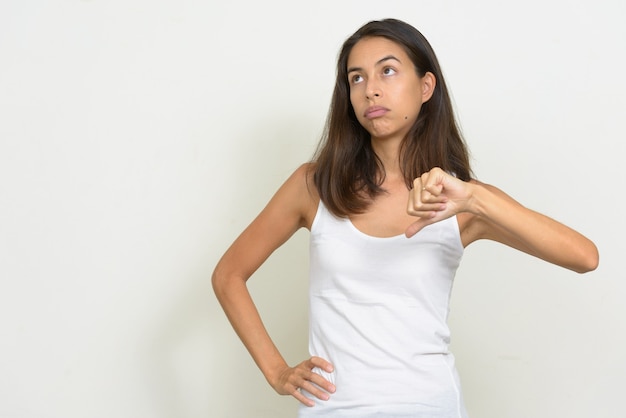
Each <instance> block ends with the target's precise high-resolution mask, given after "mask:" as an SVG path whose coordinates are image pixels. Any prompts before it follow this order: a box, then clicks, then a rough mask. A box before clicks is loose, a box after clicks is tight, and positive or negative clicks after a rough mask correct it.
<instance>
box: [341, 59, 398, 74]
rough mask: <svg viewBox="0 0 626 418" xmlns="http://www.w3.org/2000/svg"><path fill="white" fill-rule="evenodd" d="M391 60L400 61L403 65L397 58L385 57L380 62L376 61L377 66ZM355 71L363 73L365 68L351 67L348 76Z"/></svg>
mask: <svg viewBox="0 0 626 418" xmlns="http://www.w3.org/2000/svg"><path fill="white" fill-rule="evenodd" d="M389 60H395V61H398V62H399V63H400V64H402V61H400V60H399V59H398V58H396V57H395V56H393V55H387V56H386V57H383V58H381V59H379V60H378V61H376V66H378V65H380V64H382V63H384V62H385V61H389ZM353 71H363V68H361V67H350V68H348V74H350V73H351V72H353Z"/></svg>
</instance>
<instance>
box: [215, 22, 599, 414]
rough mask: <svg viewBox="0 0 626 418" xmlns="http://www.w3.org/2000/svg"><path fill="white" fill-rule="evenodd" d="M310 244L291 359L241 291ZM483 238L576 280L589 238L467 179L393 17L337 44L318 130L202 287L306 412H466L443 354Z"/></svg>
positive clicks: (416, 40) (456, 136)
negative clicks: (299, 355)
mask: <svg viewBox="0 0 626 418" xmlns="http://www.w3.org/2000/svg"><path fill="white" fill-rule="evenodd" d="M299 228H307V229H309V230H310V231H311V239H310V247H311V248H310V257H311V259H310V265H311V267H310V269H311V271H310V295H309V298H310V299H309V300H310V332H309V337H310V342H309V348H310V354H311V357H310V358H309V359H306V360H304V361H303V362H301V363H300V364H297V365H295V366H290V365H288V364H286V362H285V360H284V359H283V357H282V356H281V354H280V352H279V351H278V349H277V348H276V346H275V345H274V344H273V343H272V340H271V339H270V337H269V335H268V334H267V332H266V330H265V328H264V326H263V323H262V321H261V318H260V317H259V314H258V312H257V310H256V308H255V306H254V303H253V301H252V299H251V297H250V294H249V292H248V290H247V288H246V281H247V280H248V278H249V277H250V276H251V275H252V274H253V273H254V271H255V270H256V269H257V268H258V267H259V266H260V265H261V264H262V263H263V262H264V261H265V259H266V258H267V257H268V256H269V255H270V254H271V253H272V252H273V251H274V250H275V249H276V248H278V247H279V246H280V245H281V244H283V243H284V242H285V241H286V240H287V239H289V237H291V236H292V234H293V233H294V232H295V231H296V230H298V229H299ZM480 239H490V240H494V241H498V242H500V243H502V244H505V245H508V246H510V247H513V248H516V249H518V250H521V251H524V252H526V253H528V254H531V255H533V256H536V257H539V258H541V259H543V260H546V261H548V262H550V263H554V264H557V265H559V266H563V267H565V268H568V269H571V270H573V271H576V272H579V273H583V272H587V271H590V270H593V269H595V268H596V266H597V265H598V252H597V249H596V247H595V245H594V244H593V243H592V242H591V241H589V240H588V239H587V238H585V237H584V236H582V235H581V234H579V233H578V232H576V231H574V230H572V229H570V228H568V227H567V226H564V225H563V224H561V223H558V222H557V221H555V220H552V219H550V218H548V217H546V216H543V215H541V214H539V213H537V212H534V211H532V210H530V209H527V208H525V207H524V206H522V205H520V204H519V203H517V202H516V201H515V200H513V199H512V198H510V197H509V196H507V195H506V194H505V193H504V192H502V191H500V190H499V189H497V188H496V187H494V186H490V185H487V184H484V183H481V182H479V181H478V180H476V179H474V178H473V177H472V171H471V168H470V164H469V158H468V153H467V149H466V146H465V143H464V141H463V139H462V137H461V135H460V133H459V130H458V128H457V124H456V121H455V117H454V114H453V110H452V106H451V102H450V98H449V95H448V91H447V88H446V84H445V81H444V78H443V75H442V72H441V70H440V68H439V64H438V62H437V58H436V56H435V54H434V52H433V50H432V49H431V47H430V45H429V43H428V42H427V40H426V39H425V38H424V37H423V36H422V34H421V33H420V32H419V31H417V30H416V29H415V28H413V27H412V26H410V25H408V24H406V23H404V22H401V21H398V20H393V19H388V20H383V21H374V22H370V23H368V24H366V25H364V26H363V27H361V28H360V29H359V30H358V31H357V32H356V33H355V34H354V35H352V36H351V37H350V38H348V39H347V40H346V42H345V43H344V45H343V47H342V49H341V53H340V56H339V60H338V65H337V80H336V84H335V89H334V93H333V97H332V104H331V108H330V112H329V117H328V121H327V126H326V130H325V134H324V138H323V140H322V142H321V144H320V146H319V149H318V151H317V153H316V156H315V158H314V160H313V161H312V162H311V163H308V164H305V165H303V166H301V167H300V168H298V169H297V170H296V171H295V172H294V173H293V174H292V175H291V177H290V178H289V179H288V180H287V181H286V182H285V183H284V184H283V186H282V187H281V188H280V189H279V190H278V191H277V193H276V194H275V195H274V197H273V198H272V199H271V201H270V202H269V203H268V205H267V206H266V207H265V208H264V209H263V211H262V212H261V213H260V214H259V215H258V217H257V218H256V219H255V220H254V221H253V222H252V223H251V224H250V226H248V228H246V230H245V231H243V233H242V234H241V235H240V236H239V237H238V238H237V240H236V241H235V242H234V243H233V244H232V246H231V247H230V248H229V249H228V250H227V252H226V253H225V254H224V256H223V257H222V259H221V260H220V262H219V263H218V265H217V266H216V268H215V272H214V274H213V287H214V289H215V293H216V295H217V297H218V299H219V301H220V303H221V304H222V306H223V308H224V311H225V312H226V315H227V316H228V319H229V320H230V322H231V323H232V325H233V327H234V329H235V331H236V332H237V334H238V335H239V337H240V338H241V340H242V341H243V343H244V344H245V346H246V347H247V349H248V351H249V352H250V354H251V355H252V357H253V358H254V360H255V362H256V364H257V365H258V367H259V368H260V369H261V371H262V373H263V374H264V376H265V377H266V379H267V381H268V382H269V383H270V385H272V387H273V388H274V389H275V390H276V391H277V392H278V393H279V394H283V395H291V396H293V397H294V398H296V399H297V400H298V401H300V402H301V407H300V409H299V415H300V416H301V417H313V416H329V417H428V418H435V417H441V418H443V417H446V418H452V417H454V418H461V417H466V416H467V414H466V412H465V409H464V406H463V400H462V395H461V390H460V385H459V379H458V377H457V374H456V370H455V366H454V359H453V356H452V354H450V352H449V351H448V343H449V329H448V327H447V324H446V321H447V315H448V303H449V296H450V291H451V288H452V282H453V278H454V274H455V272H456V269H457V267H458V265H459V262H460V260H461V256H462V254H463V249H464V248H465V247H466V246H468V245H469V244H471V243H472V242H474V241H477V240H480Z"/></svg>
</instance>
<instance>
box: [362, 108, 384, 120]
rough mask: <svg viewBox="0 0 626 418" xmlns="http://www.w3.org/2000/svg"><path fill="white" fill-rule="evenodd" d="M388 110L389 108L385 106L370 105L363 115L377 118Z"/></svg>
mask: <svg viewBox="0 0 626 418" xmlns="http://www.w3.org/2000/svg"><path fill="white" fill-rule="evenodd" d="M387 112H389V109H387V108H385V107H382V106H370V107H368V108H367V109H365V113H363V116H365V117H366V118H368V119H375V118H379V117H381V116H383V115H384V114H385V113H387Z"/></svg>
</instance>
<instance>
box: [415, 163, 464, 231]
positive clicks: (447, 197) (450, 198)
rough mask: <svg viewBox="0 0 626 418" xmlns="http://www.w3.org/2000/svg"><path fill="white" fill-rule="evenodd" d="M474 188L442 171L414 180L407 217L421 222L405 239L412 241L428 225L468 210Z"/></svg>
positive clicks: (438, 169) (432, 172)
mask: <svg viewBox="0 0 626 418" xmlns="http://www.w3.org/2000/svg"><path fill="white" fill-rule="evenodd" d="M472 187H473V185H472V184H471V183H467V182H464V181H462V180H459V179H457V178H456V177H454V176H452V175H450V174H448V173H446V172H445V171H443V170H442V169H440V168H438V167H435V168H433V169H432V170H430V171H429V172H427V173H424V174H422V175H421V176H420V177H418V178H416V179H415V180H413V189H412V190H411V191H410V193H409V202H408V206H407V213H408V214H409V215H413V216H416V217H418V218H419V219H418V220H417V221H415V222H413V223H412V224H411V225H409V227H408V228H407V229H406V231H405V235H406V236H407V237H408V238H410V237H412V236H413V235H415V234H417V233H418V232H419V231H421V230H422V228H424V227H425V226H427V225H430V224H433V223H435V222H439V221H441V220H444V219H447V218H450V217H451V216H454V215H456V214H457V213H459V212H463V211H466V210H468V208H469V205H470V203H469V202H470V200H471V197H472V189H471V188H472Z"/></svg>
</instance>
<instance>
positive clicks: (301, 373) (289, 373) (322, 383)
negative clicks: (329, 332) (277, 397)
mask: <svg viewBox="0 0 626 418" xmlns="http://www.w3.org/2000/svg"><path fill="white" fill-rule="evenodd" d="M314 368H320V369H322V370H324V371H325V372H327V373H332V372H333V370H334V368H333V365H332V364H330V363H329V362H328V361H326V360H324V359H323V358H320V357H311V358H310V359H308V360H305V361H303V362H302V363H300V364H298V365H297V366H295V367H286V368H285V369H284V370H282V371H281V372H280V373H279V374H278V378H277V380H276V382H273V383H272V382H270V383H271V384H272V387H273V388H274V390H276V392H278V393H279V394H281V395H291V396H293V397H294V398H296V399H297V400H298V401H300V402H302V403H303V404H304V405H306V406H314V405H315V402H314V401H313V399H309V398H308V397H306V396H304V394H303V393H302V392H301V391H300V389H303V390H304V391H306V392H308V393H310V394H312V395H314V396H315V397H317V398H319V399H321V400H323V401H327V400H328V399H330V394H331V393H334V392H335V385H333V384H332V383H331V382H329V381H328V380H326V379H324V378H323V377H322V376H320V375H319V374H317V373H315V372H314V371H313V369H314Z"/></svg>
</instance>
